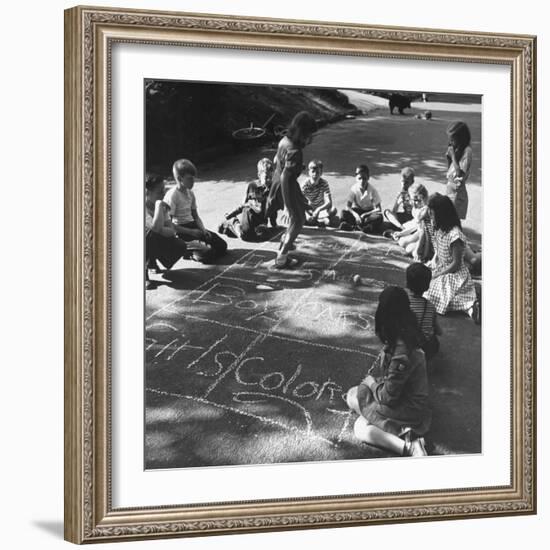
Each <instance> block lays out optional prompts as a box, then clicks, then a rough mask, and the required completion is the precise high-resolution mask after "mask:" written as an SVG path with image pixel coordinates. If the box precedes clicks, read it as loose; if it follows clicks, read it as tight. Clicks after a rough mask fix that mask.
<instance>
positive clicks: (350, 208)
mask: <svg viewBox="0 0 550 550" xmlns="http://www.w3.org/2000/svg"><path fill="white" fill-rule="evenodd" d="M346 210H347V211H348V212H349V213H350V214H351V215H352V216H353V217H354V218H355V221H356V222H357V223H361V216H359V214H358V213H357V212H356V211H355V210H354V209H353V203H352V202H351V201H348V202H347V203H346Z"/></svg>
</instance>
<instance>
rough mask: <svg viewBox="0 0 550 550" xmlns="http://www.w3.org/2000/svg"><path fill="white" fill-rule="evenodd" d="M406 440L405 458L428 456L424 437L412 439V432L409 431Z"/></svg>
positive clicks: (406, 433)
mask: <svg viewBox="0 0 550 550" xmlns="http://www.w3.org/2000/svg"><path fill="white" fill-rule="evenodd" d="M404 439H405V446H404V447H403V456H428V451H426V447H425V441H424V438H423V437H417V438H416V439H412V431H411V430H410V429H408V430H407V431H406V432H405V434H404Z"/></svg>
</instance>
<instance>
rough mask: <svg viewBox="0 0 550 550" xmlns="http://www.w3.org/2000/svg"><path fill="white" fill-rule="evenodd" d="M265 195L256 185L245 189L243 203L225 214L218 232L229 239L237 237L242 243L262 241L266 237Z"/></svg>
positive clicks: (251, 184) (250, 184)
mask: <svg viewBox="0 0 550 550" xmlns="http://www.w3.org/2000/svg"><path fill="white" fill-rule="evenodd" d="M265 199H266V196H265V193H264V192H263V190H262V188H261V187H260V186H258V185H257V184H256V183H254V182H251V183H249V184H248V187H247V188H246V195H245V200H244V203H243V204H241V205H240V206H239V207H238V208H236V209H235V210H233V211H232V212H229V213H228V214H225V219H224V221H223V222H222V223H221V224H220V226H219V228H218V231H219V232H220V233H225V234H226V235H228V236H229V237H238V238H241V239H242V240H243V241H263V240H265V239H266V238H267V237H268V229H267V225H266V223H267V219H266V215H265Z"/></svg>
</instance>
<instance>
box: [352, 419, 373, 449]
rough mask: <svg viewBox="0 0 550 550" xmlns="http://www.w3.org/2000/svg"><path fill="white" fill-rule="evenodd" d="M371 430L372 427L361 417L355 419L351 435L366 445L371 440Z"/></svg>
mask: <svg viewBox="0 0 550 550" xmlns="http://www.w3.org/2000/svg"><path fill="white" fill-rule="evenodd" d="M371 430H372V426H371V425H370V424H369V423H368V422H367V420H366V419H365V418H364V417H363V416H360V417H359V418H357V420H356V421H355V424H354V425H353V433H354V434H355V437H356V438H357V439H359V440H360V441H365V442H366V443H368V442H369V441H370V440H371V437H370V435H371Z"/></svg>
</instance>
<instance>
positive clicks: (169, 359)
mask: <svg viewBox="0 0 550 550" xmlns="http://www.w3.org/2000/svg"><path fill="white" fill-rule="evenodd" d="M189 342H190V341H189V340H187V341H186V342H185V343H184V344H182V345H181V346H178V347H177V348H176V351H174V353H172V354H171V355H170V356H169V357H167V358H166V360H167V361H171V360H172V359H173V358H174V357H175V356H176V355H177V354H178V353H179V352H180V351H181V350H182V349H183V348H187V349H204V346H190V345H189ZM155 357H156V356H155Z"/></svg>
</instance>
